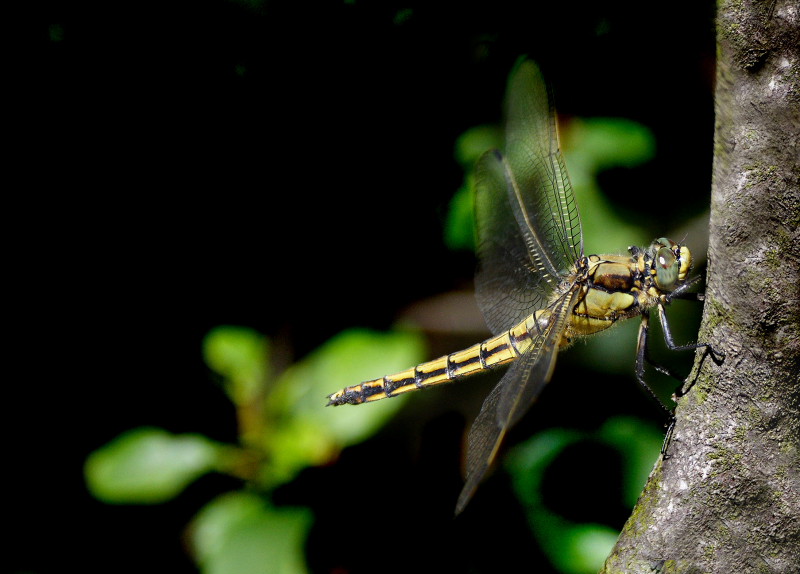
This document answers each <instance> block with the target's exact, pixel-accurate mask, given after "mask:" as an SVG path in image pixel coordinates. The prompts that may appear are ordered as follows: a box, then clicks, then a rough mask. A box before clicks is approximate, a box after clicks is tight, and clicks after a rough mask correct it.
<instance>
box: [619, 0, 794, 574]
mask: <svg viewBox="0 0 800 574" xmlns="http://www.w3.org/2000/svg"><path fill="white" fill-rule="evenodd" d="M717 9H718V13H717V58H718V61H717V84H716V94H715V110H716V128H715V143H714V145H715V149H714V178H713V184H712V197H711V223H710V244H709V250H708V260H709V263H708V285H707V290H706V295H707V298H706V302H705V308H704V317H703V325H702V327H701V330H700V333H699V335H698V338H699V340H701V341H703V342H709V343H711V344H712V345H713V346H714V348H715V349H716V350H717V351H719V352H721V353H724V355H725V358H724V360H723V361H722V363H721V364H719V365H718V364H715V362H714V361H713V360H712V358H711V356H710V355H709V356H705V357H703V355H702V353H698V358H697V361H696V363H695V369H694V372H693V375H692V377H690V381H691V382H693V384H692V385H691V386H690V385H688V384H687V386H686V387H685V389H686V390H687V393H686V394H685V395H684V396H683V397H681V398H680V399H679V400H678V407H677V409H676V417H677V422H676V425H675V428H674V433H673V436H672V440H671V442H670V445H669V448H668V451H667V452H668V457H666V458H663V459H661V460H659V461H658V463H657V464H656V467H655V469H654V470H653V472H652V474H651V476H650V480H649V481H648V483H647V485H646V487H645V490H644V492H643V493H642V495H641V497H640V499H639V501H638V503H637V505H636V508H635V509H634V511H633V514H632V515H631V517H630V518H629V519H628V522H627V524H626V525H625V527H624V529H623V531H622V534H621V535H620V538H619V540H618V541H617V544H616V546H615V547H614V550H613V552H612V554H611V556H609V558H608V559H607V561H606V564H605V566H604V569H603V572H609V573H611V572H613V573H617V572H637V573H638V572H714V573H716V572H720V573H725V574H728V573H731V572H736V573H745V572H781V573H786V574H790V573H791V574H796V573H797V572H800V382H798V381H799V380H800V375H799V374H798V372H799V371H800V303H799V301H800V287H798V285H800V277H798V270H799V269H800V255H799V254H800V235H799V234H798V227H799V226H800V217H799V216H798V213H800V191H799V190H800V168H799V167H798V163H800V160H799V159H798V158H800V146H798V139H799V138H800V112H799V111H798V110H800V57H799V54H798V46H800V37H799V36H800V35H799V34H798V30H799V29H800V9H799V8H798V5H797V2H796V0H767V1H756V0H743V1H737V2H734V1H733V0H719V1H718V6H717ZM676 41H680V40H679V39H677V38H676Z"/></svg>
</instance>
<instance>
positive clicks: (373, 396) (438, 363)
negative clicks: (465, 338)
mask: <svg viewBox="0 0 800 574" xmlns="http://www.w3.org/2000/svg"><path fill="white" fill-rule="evenodd" d="M540 313H543V311H537V312H536V314H534V315H530V316H529V317H528V318H527V319H525V320H524V321H522V322H521V323H519V324H518V325H515V326H514V327H512V328H511V329H509V330H508V331H506V332H505V333H501V334H500V335H496V336H494V337H492V338H491V339H487V340H485V341H483V342H482V343H478V344H477V345H472V346H471V347H469V348H467V349H464V350H463V351H457V352H455V353H451V354H449V355H446V356H444V357H439V358H438V359H434V360H433V361H428V362H426V363H420V364H419V365H417V366H416V367H412V368H410V369H406V370H405V371H400V372H399V373H395V374H393V375H386V376H384V377H381V378H379V379H373V380H371V381H364V382H363V383H361V384H358V385H353V386H351V387H347V388H345V389H342V390H341V391H338V392H336V393H333V394H332V395H330V397H329V399H330V400H329V401H328V404H329V405H343V404H351V405H358V404H361V403H366V402H371V401H377V400H380V399H385V398H389V397H394V396H397V395H400V394H403V393H407V392H408V391H415V390H417V389H423V388H425V387H432V386H434V385H439V384H441V383H447V382H449V381H452V380H454V379H459V378H461V377H466V376H469V375H474V374H476V373H479V372H481V371H485V370H486V369H490V368H492V367H497V366H500V365H505V364H507V363H509V362H511V361H513V360H514V359H516V358H517V357H519V356H520V355H521V354H522V353H524V352H525V351H526V350H527V349H528V347H529V346H530V345H531V341H532V339H533V336H534V335H535V329H536V327H535V319H534V317H535V316H536V317H538V316H539V314H540ZM531 329H533V331H531Z"/></svg>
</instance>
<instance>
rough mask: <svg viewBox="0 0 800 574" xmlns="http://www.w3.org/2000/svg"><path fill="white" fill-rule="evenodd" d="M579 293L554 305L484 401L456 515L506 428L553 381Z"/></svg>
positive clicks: (576, 290)
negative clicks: (554, 371) (546, 321)
mask: <svg viewBox="0 0 800 574" xmlns="http://www.w3.org/2000/svg"><path fill="white" fill-rule="evenodd" d="M579 295H580V286H579V285H574V286H573V287H572V289H570V291H568V292H567V293H565V294H564V296H563V297H561V298H559V299H558V300H557V301H556V302H555V303H554V304H553V305H552V306H551V311H552V313H551V315H550V320H549V322H548V324H547V326H546V327H545V328H544V329H543V330H542V332H541V334H540V335H539V336H538V337H537V338H536V339H534V340H533V342H532V344H531V346H530V347H529V348H528V350H527V351H526V352H525V353H524V354H523V355H522V356H521V357H520V358H519V359H517V360H516V361H515V362H514V363H512V365H511V367H510V368H509V369H508V371H507V372H506V374H505V375H504V376H503V378H502V379H500V382H499V383H498V384H497V386H495V388H494V389H492V392H491V393H490V394H489V396H488V397H487V398H486V400H485V401H484V403H483V406H482V407H481V412H480V413H479V414H478V416H477V418H476V419H475V422H474V423H473V424H472V428H470V431H469V437H468V441H467V469H466V480H465V482H464V488H463V489H462V490H461V494H460V495H459V497H458V502H457V504H456V514H458V513H460V512H461V511H462V510H463V509H464V507H465V506H466V505H467V503H468V502H469V500H470V499H471V498H472V495H473V494H474V493H475V490H476V489H477V488H478V485H479V484H480V482H481V480H482V479H483V476H484V475H485V474H486V471H487V469H488V468H489V466H490V465H491V464H492V461H493V460H494V458H495V456H496V455H497V450H498V448H499V447H500V443H501V442H502V440H503V437H504V436H505V434H506V431H507V430H508V429H509V428H511V427H512V426H513V425H514V424H515V423H516V422H517V421H518V420H519V419H520V418H521V417H522V415H524V414H525V412H526V411H527V410H528V409H529V408H530V406H531V405H532V404H533V402H534V401H535V400H536V397H538V396H539V393H541V391H542V389H543V388H544V386H545V385H546V384H547V382H548V381H549V380H550V377H551V376H552V374H553V368H554V367H555V362H556V355H557V354H558V348H559V345H560V343H561V338H562V337H563V335H564V329H565V327H566V324H567V321H568V320H569V316H570V314H571V313H572V309H573V307H575V304H576V303H577V301H578V299H579Z"/></svg>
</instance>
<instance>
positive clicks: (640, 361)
mask: <svg viewBox="0 0 800 574" xmlns="http://www.w3.org/2000/svg"><path fill="white" fill-rule="evenodd" d="M649 329H650V313H649V312H644V313H642V322H641V324H640V325H639V337H638V339H637V341H636V370H635V372H636V381H637V382H638V383H639V384H640V385H641V386H642V388H643V389H645V390H646V391H647V392H648V393H649V394H650V396H651V397H653V398H654V399H655V401H656V403H658V404H659V405H660V406H661V408H662V409H664V411H666V412H667V414H668V415H669V416H672V409H671V408H669V407H668V406H667V405H666V404H665V403H664V401H662V400H661V399H660V398H659V396H658V395H657V394H656V392H655V391H654V390H653V388H652V387H651V386H650V385H649V384H648V382H647V381H646V380H645V378H644V368H645V367H644V364H645V362H647V363H650V364H651V365H653V367H654V368H655V369H656V370H657V371H659V372H660V373H664V374H665V375H668V376H672V377H674V375H673V374H672V373H671V372H670V371H669V369H667V368H666V367H662V366H661V365H658V364H656V363H654V362H653V361H652V360H651V359H650V356H649V352H648V349H647V333H648V331H649Z"/></svg>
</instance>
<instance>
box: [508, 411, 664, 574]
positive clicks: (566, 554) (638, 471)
mask: <svg viewBox="0 0 800 574" xmlns="http://www.w3.org/2000/svg"><path fill="white" fill-rule="evenodd" d="M661 439H662V437H661V433H660V432H659V431H658V429H657V428H652V427H651V426H650V425H648V424H647V423H645V422H644V421H640V420H636V419H632V418H628V417H614V418H612V419H609V420H608V421H606V423H605V424H603V426H602V427H601V428H600V429H598V431H597V432H596V433H591V434H589V433H584V432H578V431H575V430H571V429H565V428H552V429H548V430H546V431H543V432H540V433H538V434H536V435H534V436H532V437H531V438H530V439H528V440H527V441H525V442H524V443H522V444H519V445H517V446H516V447H515V448H514V449H513V450H512V451H511V452H510V453H509V454H508V456H507V457H506V459H505V465H506V469H507V470H508V473H509V475H510V476H511V478H512V482H513V485H514V490H515V492H516V493H517V496H518V498H519V499H520V501H521V502H522V504H523V507H524V509H525V513H526V515H527V517H528V523H529V525H530V527H531V530H532V532H533V533H534V535H535V536H536V538H537V539H538V540H539V543H540V546H541V548H542V549H543V550H544V552H545V553H546V554H547V556H548V558H549V559H550V561H551V562H552V563H553V565H554V566H555V567H556V568H558V570H559V571H561V572H564V573H566V574H589V573H591V572H597V571H599V570H600V568H601V567H602V565H603V561H604V560H605V559H606V557H607V556H608V555H609V553H610V552H611V549H612V547H613V546H614V543H615V542H616V540H617V536H618V532H617V531H616V530H614V529H612V528H611V527H609V526H606V525H604V524H589V523H574V522H571V521H569V520H567V519H565V518H563V517H562V516H559V515H558V514H557V513H555V512H553V511H552V510H550V509H549V508H548V507H547V505H546V504H545V502H544V500H543V497H542V488H541V485H542V480H543V478H544V475H545V472H546V470H547V467H548V466H549V465H551V464H552V463H553V461H554V460H556V458H558V457H559V456H560V455H561V454H562V453H563V452H564V451H565V450H566V449H567V448H568V447H569V446H571V445H574V444H576V443H578V442H580V441H585V440H592V441H595V442H599V443H600V444H604V445H607V446H610V447H612V448H613V449H615V450H616V451H618V452H619V454H620V458H621V460H622V461H623V464H624V477H625V484H624V489H623V492H624V497H625V500H624V502H625V504H627V505H628V506H630V507H631V508H632V507H633V505H634V504H635V503H636V499H637V497H638V495H639V493H640V492H641V490H642V488H643V487H644V484H645V482H646V481H647V477H648V475H649V473H650V471H651V469H652V466H653V461H654V460H656V458H657V457H658V453H659V450H660V448H661ZM598 470H599V469H597V468H586V472H585V476H591V475H592V474H593V473H596V472H598ZM572 488H582V483H581V482H580V481H578V480H576V481H575V482H574V483H573V486H572Z"/></svg>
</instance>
